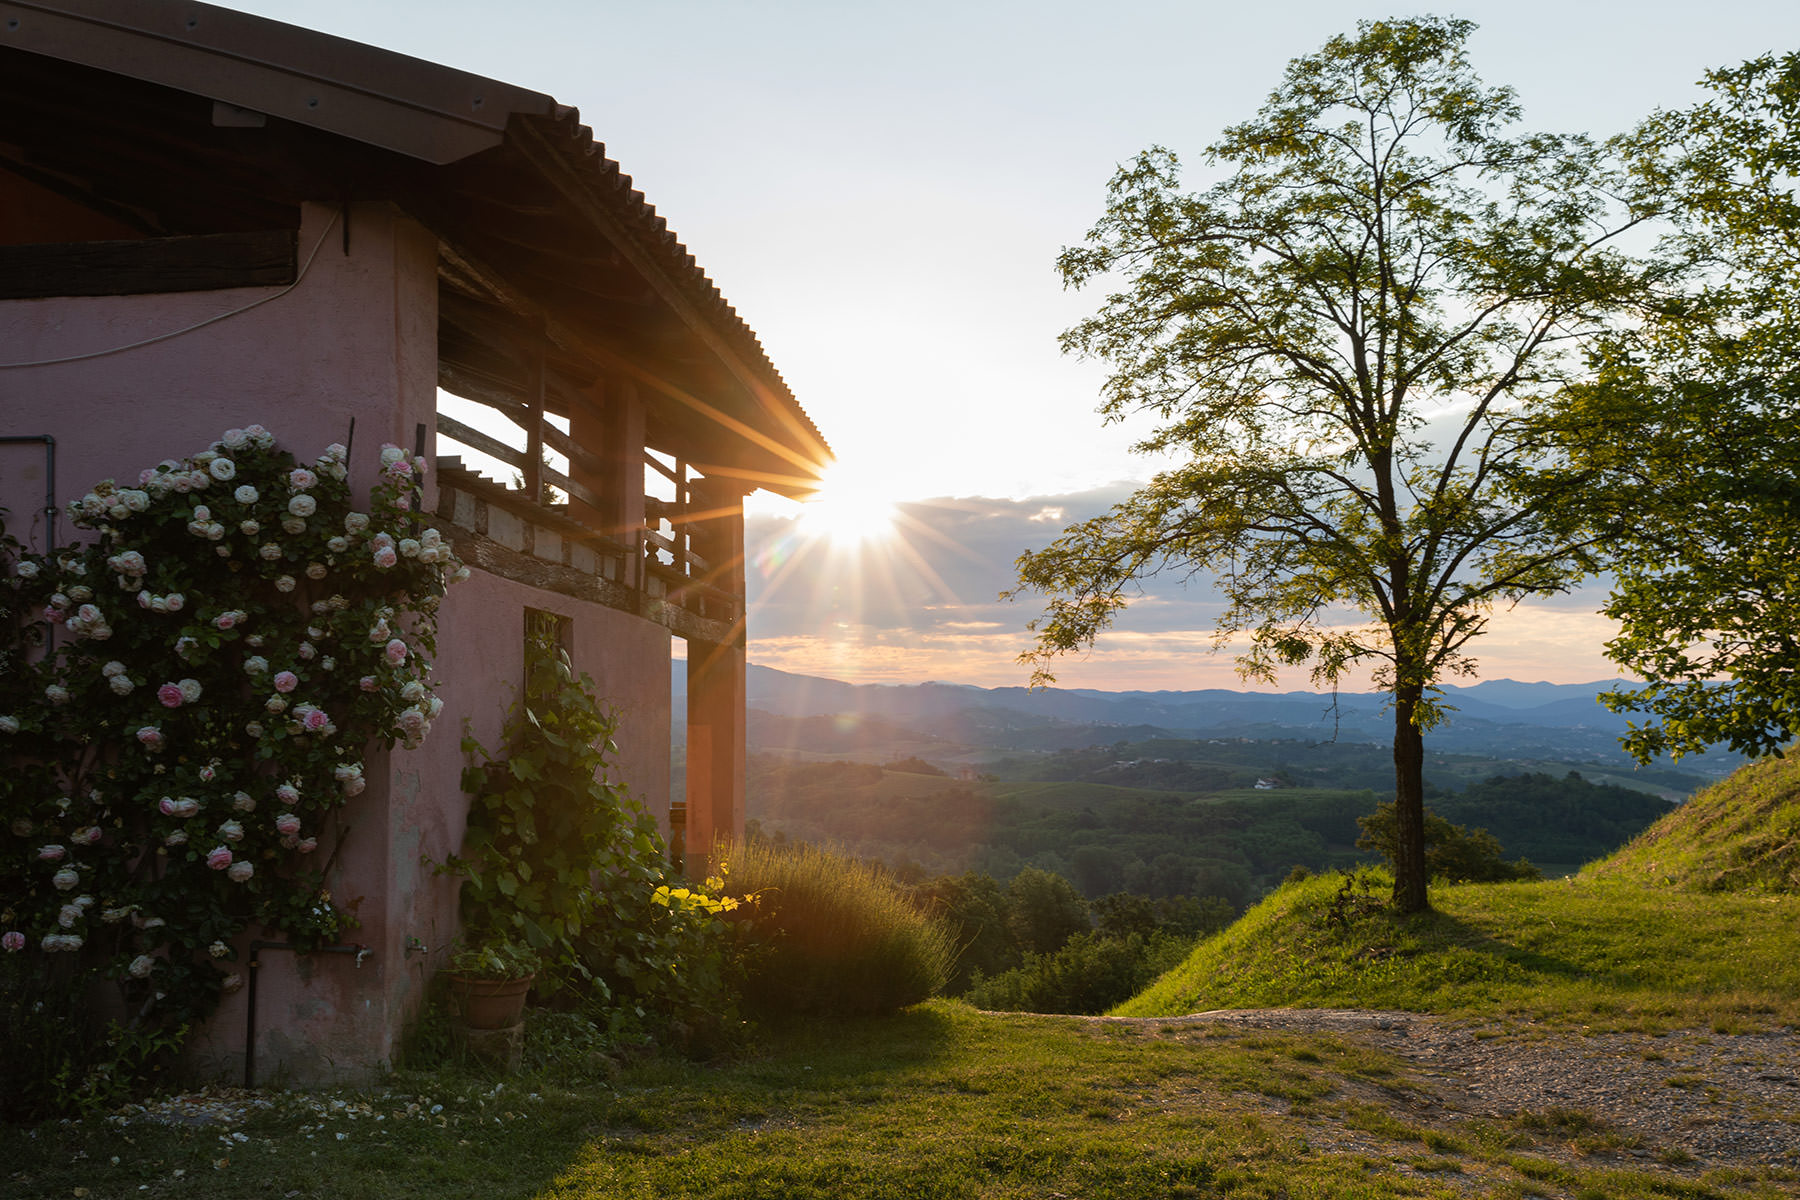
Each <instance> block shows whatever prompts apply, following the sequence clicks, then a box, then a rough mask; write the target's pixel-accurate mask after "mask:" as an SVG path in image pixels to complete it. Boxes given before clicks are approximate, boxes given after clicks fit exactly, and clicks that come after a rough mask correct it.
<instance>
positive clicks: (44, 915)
mask: <svg viewBox="0 0 1800 1200" xmlns="http://www.w3.org/2000/svg"><path fill="white" fill-rule="evenodd" d="M347 458H348V453H347V451H346V450H345V448H344V447H343V446H339V445H332V446H328V447H326V449H325V451H324V453H323V454H321V455H319V457H318V458H317V459H316V460H315V461H313V462H312V463H311V464H310V465H308V466H302V465H300V464H299V463H298V462H297V461H296V460H295V459H294V457H293V455H292V454H290V453H288V452H287V451H285V450H283V449H281V448H279V447H278V445H277V442H276V438H275V436H274V435H273V434H272V433H270V432H269V431H268V430H266V429H264V428H262V427H261V426H258V425H252V426H249V427H248V428H245V429H231V430H227V431H226V432H225V434H224V436H223V437H222V438H220V439H219V441H217V442H215V443H214V444H213V445H212V446H211V447H209V448H208V449H205V450H203V451H201V452H200V453H198V454H195V455H193V456H192V457H191V458H187V459H183V460H181V461H173V460H170V461H165V462H162V463H160V464H158V465H156V466H154V467H151V468H150V469H148V470H146V471H144V472H143V473H142V474H141V475H140V476H139V477H138V478H137V479H136V480H134V481H131V482H129V483H126V484H120V483H119V482H117V481H115V480H111V479H108V480H104V481H102V482H100V483H99V484H97V485H95V487H94V488H93V489H92V490H91V491H89V492H88V493H87V494H86V495H84V496H82V497H81V499H79V500H77V501H75V502H74V503H72V504H71V505H70V506H69V513H70V516H71V517H72V518H73V520H74V522H75V524H76V525H77V526H79V527H80V528H82V529H84V530H87V531H89V534H90V536H91V539H92V540H90V541H88V542H86V543H85V544H79V545H71V546H67V547H63V548H59V549H56V550H54V551H52V552H51V553H48V554H44V555H35V554H29V553H24V552H22V551H21V550H20V548H19V546H18V544H17V543H16V541H14V540H12V539H10V538H9V539H6V543H5V545H0V575H3V576H4V578H3V579H0V616H6V615H10V618H11V619H10V620H9V621H8V622H7V628H5V629H0V635H5V636H6V637H7V638H8V639H9V643H10V644H8V645H6V646H5V647H4V648H0V766H3V770H0V882H3V884H4V890H3V892H0V957H3V958H6V959H12V960H13V963H12V965H13V966H15V967H25V966H26V965H27V964H26V963H25V962H24V961H22V957H23V958H29V957H30V956H39V957H40V959H41V961H40V963H39V964H38V965H39V966H40V967H41V968H42V969H43V970H44V971H48V972H52V973H55V974H57V975H59V976H63V975H66V973H67V972H69V971H76V972H96V973H103V974H105V975H106V976H109V977H111V978H113V979H115V980H118V981H119V984H120V986H121V988H122V990H123V992H124V996H125V1000H126V1002H127V1006H128V1010H129V1011H130V1012H131V1013H133V1014H134V1016H135V1017H137V1018H147V1019H150V1020H154V1021H156V1022H157V1023H158V1024H160V1025H161V1026H162V1027H164V1028H170V1029H173V1028H176V1027H179V1026H180V1025H183V1024H190V1023H192V1022H193V1021H194V1020H196V1019H199V1018H203V1017H204V1016H206V1015H207V1014H208V1013H209V1012H211V1011H212V1009H213V1007H214V1006H215V1005H216V1003H217V1001H218V997H219V996H220V994H221V993H222V992H224V991H226V990H231V989H233V988H235V987H236V986H238V985H239V984H241V982H242V980H241V976H240V975H239V974H238V973H237V972H236V971H235V970H234V969H233V960H234V959H235V958H236V955H237V951H236V948H235V947H236V945H237V939H238V938H239V935H241V934H243V933H244V932H245V931H246V930H248V929H250V928H252V927H253V926H257V927H260V932H261V933H262V935H263V936H269V935H277V936H282V935H285V936H286V937H288V938H291V939H292V940H294V941H296V942H299V943H301V944H319V943H326V942H331V941H333V940H335V939H336V938H337V935H338V933H339V930H340V929H341V928H343V927H344V926H345V924H346V923H347V918H346V916H345V914H344V913H343V912H342V911H341V910H339V909H338V908H336V907H334V906H333V904H332V902H331V897H330V895H329V894H328V893H327V891H326V889H325V878H326V873H327V868H328V866H329V864H330V862H331V859H332V857H333V855H334V854H335V852H336V849H337V846H338V843H339V839H340V837H341V834H342V830H341V829H340V828H339V826H338V824H337V816H338V812H339V810H340V808H341V807H342V805H343V804H344V802H345V801H346V800H347V799H349V798H350V797H352V796H355V795H357V794H358V793H360V792H362V791H363V789H364V788H365V787H366V786H367V782H368V775H367V772H368V769H369V768H368V763H367V760H368V755H369V753H370V752H371V751H372V750H374V749H376V748H378V747H391V746H393V745H394V744H396V743H398V744H401V745H404V746H406V747H408V748H411V747H415V746H417V745H418V744H419V743H420V742H421V741H422V740H423V739H424V738H425V736H426V734H427V733H428V732H429V731H430V728H431V723H432V720H433V719H434V718H435V717H436V716H437V715H438V711H439V709H440V708H441V707H442V702H441V701H439V700H438V699H436V698H435V697H434V696H433V695H432V692H431V684H430V670H431V662H430V660H431V655H432V653H433V651H434V649H435V643H434V633H435V629H436V619H435V614H436V610H437V605H438V601H439V599H440V598H441V597H442V596H443V594H444V588H445V586H446V584H447V583H449V582H451V581H454V580H455V579H457V578H461V577H463V576H465V575H466V574H467V569H466V568H464V567H462V566H461V564H460V563H458V562H457V560H456V557H455V555H454V554H453V553H452V551H451V548H450V546H449V545H448V544H447V543H446V542H445V541H444V540H443V538H442V537H441V535H440V534H439V533H438V531H437V530H435V529H433V528H430V527H428V526H426V525H425V524H423V522H422V521H421V520H420V517H419V514H418V501H419V495H420V492H419V486H420V482H421V476H422V472H423V470H424V464H423V463H421V462H420V461H418V460H416V459H415V458H414V457H413V456H411V455H410V454H408V453H407V452H405V451H404V450H402V449H400V448H399V447H396V446H386V447H383V449H382V451H381V469H380V474H379V477H378V479H377V480H376V482H375V484H374V486H373V489H372V497H371V500H370V503H369V505H368V507H367V509H366V511H359V510H358V509H357V508H356V507H355V506H354V505H353V504H352V497H351V490H350V485H349V480H348V474H349V472H348V469H347ZM34 643H35V645H34ZM15 974H16V972H15Z"/></svg>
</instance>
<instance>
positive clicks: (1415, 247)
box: [1010, 18, 1653, 912]
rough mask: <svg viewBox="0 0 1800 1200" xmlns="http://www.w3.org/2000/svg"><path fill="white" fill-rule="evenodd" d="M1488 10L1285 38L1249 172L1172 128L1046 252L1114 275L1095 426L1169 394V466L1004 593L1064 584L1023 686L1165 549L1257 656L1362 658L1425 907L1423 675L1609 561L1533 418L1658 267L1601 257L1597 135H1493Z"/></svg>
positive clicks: (1402, 843)
mask: <svg viewBox="0 0 1800 1200" xmlns="http://www.w3.org/2000/svg"><path fill="white" fill-rule="evenodd" d="M1473 29H1474V26H1473V25H1472V24H1471V23H1470V22H1467V21H1460V20H1444V19H1438V18H1420V19H1416V20H1401V21H1385V22H1369V23H1364V24H1362V25H1359V26H1358V29H1357V32H1356V34H1355V35H1354V36H1340V37H1337V38H1334V39H1333V40H1332V41H1330V42H1328V43H1327V44H1326V45H1325V47H1324V48H1323V49H1322V50H1320V51H1319V52H1318V53H1317V54H1314V55H1311V56H1308V57H1305V58H1300V59H1297V60H1295V61H1294V62H1293V63H1291V64H1290V65H1289V67H1288V70H1287V73H1286V76H1285V78H1284V79H1283V81H1282V83H1281V86H1280V87H1279V88H1277V89H1276V91H1275V92H1274V93H1273V94H1272V95H1271V96H1270V98H1269V99H1268V101H1267V102H1266V103H1265V104H1264V106H1263V108H1262V109H1261V111H1260V112H1259V113H1258V114H1257V116H1256V117H1255V118H1254V119H1252V120H1251V121H1249V122H1247V123H1245V124H1243V125H1239V126H1236V127H1234V128H1231V129H1228V130H1227V131H1226V132H1225V134H1224V136H1223V138H1222V140H1221V141H1219V142H1218V143H1217V144H1216V145H1214V146H1213V147H1212V148H1211V149H1210V151H1209V158H1210V161H1211V163H1213V164H1215V165H1217V166H1222V167H1225V168H1229V169H1231V170H1232V173H1231V174H1230V175H1229V176H1227V177H1226V178H1224V179H1223V180H1222V181H1221V182H1219V183H1217V184H1215V185H1214V186H1212V187H1211V188H1209V189H1208V190H1206V191H1204V192H1200V193H1198V194H1187V193H1184V192H1183V191H1182V190H1181V188H1180V183H1179V179H1178V170H1177V168H1178V164H1177V161H1176V158H1175V156H1174V155H1173V154H1172V153H1170V152H1168V151H1166V150H1162V149H1152V150H1149V151H1147V152H1145V153H1143V154H1140V155H1139V156H1138V157H1137V158H1136V159H1135V160H1134V161H1133V162H1132V163H1131V164H1129V165H1127V166H1125V167H1123V168H1121V169H1120V170H1119V172H1118V173H1117V174H1116V175H1115V176H1114V178H1113V180H1112V183H1111V186H1110V190H1109V203H1108V207H1107V210H1106V213H1105V215H1104V216H1103V217H1102V218H1101V219H1100V221H1099V223H1098V224H1097V225H1095V227H1094V228H1093V230H1092V231H1091V232H1090V233H1089V235H1088V238H1087V242H1086V244H1085V245H1083V246H1079V247H1075V248H1071V249H1066V250H1065V251H1064V252H1063V254H1062V256H1061V258H1060V260H1059V268H1060V270H1061V273H1062V276H1063V279H1064V282H1065V284H1066V285H1068V286H1071V287H1083V286H1086V285H1090V284H1095V283H1098V282H1101V281H1102V280H1105V279H1108V278H1110V279H1113V280H1116V281H1118V283H1119V289H1118V290H1117V291H1114V292H1112V294H1110V295H1109V296H1108V297H1107V299H1106V300H1105V302H1104V304H1103V305H1102V307H1101V308H1100V311H1099V312H1098V313H1097V314H1096V315H1094V316H1092V317H1089V318H1088V319H1087V320H1085V321H1083V322H1081V323H1080V324H1078V325H1076V326H1075V327H1074V328H1072V329H1070V330H1069V331H1068V332H1067V333H1065V334H1064V335H1063V345H1064V349H1065V350H1066V351H1068V352H1074V353H1079V354H1082V355H1086V356H1091V357H1097V358H1100V359H1104V360H1106V361H1107V362H1108V363H1109V364H1110V365H1111V367H1112V374H1111V376H1110V378H1109V379H1108V381H1107V383H1106V385H1105V389H1104V395H1103V403H1102V406H1101V410H1100V411H1101V412H1102V413H1103V414H1104V415H1105V417H1106V418H1107V419H1108V420H1120V419H1123V418H1124V417H1125V416H1127V415H1128V414H1131V413H1137V412H1144V413H1148V414H1152V415H1153V416H1154V418H1156V419H1157V421H1158V424H1157V426H1156V428H1155V431H1154V432H1152V433H1151V434H1150V435H1149V436H1148V437H1146V438H1145V439H1144V440H1143V441H1142V442H1141V443H1140V447H1139V448H1140V449H1141V450H1143V451H1145V452H1148V453H1154V454H1168V455H1174V456H1177V457H1178V460H1179V461H1178V464H1177V465H1175V466H1172V467H1170V468H1168V469H1166V470H1163V471H1161V472H1159V473H1158V474H1157V475H1155V477H1154V478H1153V479H1152V480H1151V481H1150V482H1149V483H1148V484H1146V485H1145V486H1143V487H1142V488H1141V489H1140V490H1138V491H1137V492H1136V493H1135V494H1134V495H1132V496H1131V497H1130V498H1129V499H1127V500H1126V501H1125V502H1123V503H1122V504H1120V505H1119V506H1117V507H1116V508H1114V509H1113V510H1112V511H1111V512H1110V513H1108V514H1106V515H1104V516H1101V517H1098V518H1095V519H1093V520H1090V521H1087V522H1084V523H1082V524H1078V525H1075V526H1072V527H1070V528H1069V529H1067V530H1065V531H1064V533H1063V534H1062V536H1061V537H1060V538H1059V539H1058V540H1057V541H1056V542H1054V543H1053V544H1052V545H1050V546H1049V547H1047V548H1045V549H1043V550H1040V551H1037V552H1035V553H1028V554H1026V555H1024V556H1023V557H1022V558H1020V560H1019V564H1018V565H1019V586H1018V588H1017V589H1015V591H1014V592H1013V593H1010V594H1012V595H1018V594H1020V593H1022V592H1028V591H1029V592H1036V593H1039V594H1041V595H1043V596H1044V597H1046V598H1047V607H1046V610H1045V613H1044V615H1043V616H1042V617H1040V618H1039V619H1038V620H1036V621H1034V622H1033V623H1032V626H1031V627H1032V629H1033V630H1034V631H1036V635H1037V641H1036V646H1035V648H1034V649H1033V650H1032V651H1031V652H1029V653H1028V654H1026V655H1025V656H1024V658H1025V660H1026V661H1028V662H1030V663H1032V664H1033V665H1034V666H1035V667H1036V670H1035V672H1034V674H1033V681H1034V683H1037V684H1042V683H1046V682H1049V681H1050V680H1052V679H1053V678H1054V676H1053V675H1052V674H1051V672H1050V670H1049V665H1050V663H1051V662H1052V660H1053V659H1054V658H1055V657H1056V656H1057V655H1059V654H1062V653H1065V652H1068V651H1071V650H1076V649H1080V648H1084V647H1087V646H1091V645H1092V644H1093V642H1094V640H1095V638H1096V637H1097V635H1098V634H1099V633H1101V632H1102V631H1103V630H1104V629H1105V628H1106V627H1108V626H1109V625H1110V624H1111V622H1112V621H1113V619H1114V618H1115V616H1116V615H1117V614H1118V612H1119V611H1120V609H1121V608H1122V607H1124V605H1125V604H1126V603H1127V599H1128V593H1129V592H1130V591H1131V589H1133V588H1135V587H1136V586H1137V585H1138V583H1139V581H1140V580H1142V579H1143V578H1145V577H1147V576H1151V575H1155V574H1157V573H1159V572H1161V571H1163V570H1169V569H1174V570H1177V571H1181V572H1185V573H1187V574H1193V573H1204V574H1209V575H1212V576H1214V577H1216V579H1217V581H1218V584H1219V587H1220V589H1221V590H1222V592H1223V596H1224V600H1225V606H1224V610H1223V613H1222V615H1221V616H1220V617H1219V619H1218V637H1219V641H1220V644H1225V643H1228V642H1230V641H1231V640H1232V639H1234V638H1237V637H1240V636H1242V637H1243V638H1244V639H1246V644H1245V645H1244V646H1243V647H1242V653H1241V654H1240V657H1239V660H1238V662H1239V668H1240V671H1241V672H1242V673H1243V674H1245V675H1246V676H1247V677H1249V678H1253V679H1257V680H1272V679H1273V678H1274V677H1275V676H1276V673H1277V671H1278V669H1279V668H1280V667H1283V666H1295V665H1301V664H1310V666H1311V671H1312V678H1313V680H1314V682H1315V683H1318V684H1326V685H1332V686H1335V685H1336V684H1337V683H1338V681H1339V680H1340V679H1341V678H1342V677H1343V676H1344V675H1345V673H1346V672H1347V671H1349V670H1350V669H1352V668H1358V669H1362V668H1367V669H1370V670H1371V671H1372V674H1373V678H1374V679H1375V681H1376V683H1377V685H1378V686H1380V687H1381V688H1383V689H1385V690H1386V691H1387V692H1388V693H1389V694H1390V695H1391V696H1392V701H1393V713H1394V727H1395V732H1394V764H1395V780H1396V787H1395V799H1396V804H1397V815H1398V821H1399V845H1398V857H1397V860H1396V864H1395V866H1396V870H1395V884H1394V901H1395V904H1396V906H1397V907H1398V908H1400V909H1401V910H1402V911H1408V912H1412V911H1419V910H1422V909H1424V908H1425V907H1426V905H1427V900H1426V891H1425V886H1426V880H1427V875H1426V862H1425V828H1424V817H1423V799H1422V797H1423V788H1424V782H1423V764H1424V746H1423V733H1424V731H1425V730H1426V729H1428V728H1430V727H1431V726H1432V725H1433V724H1434V723H1436V722H1437V721H1439V720H1440V719H1442V717H1443V715H1444V709H1443V706H1442V705H1441V704H1440V703H1439V702H1438V700H1437V692H1436V687H1435V685H1436V684H1437V682H1438V681H1439V680H1440V679H1442V678H1444V677H1445V676H1446V675H1453V674H1458V673H1468V672H1470V671H1472V670H1473V666H1474V664H1473V661H1472V660H1471V659H1470V658H1469V657H1468V655H1467V648H1468V646H1469V644H1470V642H1471V641H1472V640H1473V639H1474V638H1475V637H1476V636H1477V635H1479V634H1480V633H1481V632H1482V630H1483V628H1484V627H1485V625H1486V624H1487V620H1488V616H1489V613H1490V611H1491V609H1492V606H1493V605H1495V604H1496V603H1510V602H1513V601H1516V600H1518V599H1520V598H1523V597H1527V596H1531V595H1535V594H1541V593H1551V592H1557V591H1561V590H1564V589H1566V588H1568V587H1570V586H1571V585H1572V584H1573V583H1574V581H1575V580H1577V579H1578V578H1580V577H1581V576H1582V575H1583V573H1585V572H1586V571H1587V570H1588V569H1589V568H1590V567H1591V565H1592V553H1593V544H1594V534H1593V533H1592V532H1590V531H1585V530H1582V529H1578V528H1577V527H1576V523H1575V522H1574V520H1573V519H1572V514H1571V512H1570V508H1571V504H1570V500H1571V497H1573V496H1574V495H1576V494H1578V493H1579V491H1580V489H1581V488H1582V487H1583V486H1584V484H1585V482H1586V479H1585V477H1584V476H1583V474H1582V473H1581V472H1578V471H1570V470H1562V471H1557V472H1554V473H1553V474H1548V475H1546V474H1544V473H1542V472H1540V470H1539V468H1540V467H1542V466H1543V449H1544V447H1543V443H1542V441H1541V437H1540V432H1539V429H1538V426H1537V425H1536V423H1535V422H1534V421H1533V420H1532V417H1533V415H1534V414H1535V412H1536V411H1537V410H1538V409H1539V408H1540V407H1541V406H1543V405H1544V403H1545V402H1546V400H1547V398H1548V397H1551V396H1553V395H1555V394H1556V393H1557V392H1558V391H1559V390H1560V389H1562V388H1564V387H1566V386H1567V385H1568V384H1569V383H1570V382H1571V381H1572V380H1573V379H1575V378H1576V376H1577V374H1578V372H1579V371H1580V370H1581V367H1582V361H1581V356H1580V354H1579V350H1580V348H1581V347H1583V346H1584V345H1585V344H1586V343H1587V342H1588V341H1590V340H1591V339H1592V338H1593V337H1594V336H1595V335H1596V333H1597V332H1598V331H1599V330H1600V329H1602V328H1603V326H1604V324H1605V322H1606V321H1607V320H1608V319H1609V318H1611V317H1612V316H1613V315H1614V314H1615V313H1617V312H1619V311H1621V310H1624V309H1626V308H1628V307H1629V306H1630V305H1631V304H1632V303H1633V302H1634V301H1635V300H1636V299H1637V298H1638V297H1639V296H1640V294H1641V292H1642V290H1643V289H1644V288H1646V287H1647V286H1648V285H1649V283H1650V282H1651V281H1652V279H1653V276H1652V274H1651V273H1649V271H1648V268H1647V267H1646V266H1645V265H1643V264H1640V263H1638V262H1636V261H1634V260H1632V259H1631V258H1629V257H1628V256H1627V255H1625V254H1624V253H1623V252H1621V251H1619V250H1617V249H1615V248H1614V243H1615V241H1616V240H1617V238H1618V236H1619V235H1620V234H1621V233H1622V232H1623V231H1624V230H1625V229H1627V228H1629V227H1630V226H1632V225H1633V224H1634V223H1635V222H1636V221H1637V220H1639V219H1640V218H1639V215H1638V214H1637V213H1635V212H1632V211H1630V209H1629V206H1627V205H1623V204H1621V203H1620V201H1619V192H1618V191H1617V189H1616V187H1615V185H1616V183H1617V179H1616V177H1615V174H1614V173H1613V171H1612V170H1611V168H1610V161H1609V160H1608V159H1607V157H1606V156H1605V155H1604V154H1603V153H1601V151H1599V150H1598V149H1597V148H1596V147H1595V146H1594V145H1593V144H1592V143H1591V142H1590V141H1589V140H1588V139H1586V138H1584V137H1579V136H1568V137H1563V136H1550V135H1543V134H1533V135H1523V136H1508V130H1509V127H1510V126H1512V125H1513V124H1514V123H1515V122H1516V121H1517V119H1518V117H1519V109H1518V105H1517V104H1516V102H1515V100H1514V97H1513V94H1512V92H1511V91H1510V90H1509V89H1506V88H1488V87H1486V86H1484V85H1483V84H1482V83H1481V81H1480V80H1479V79H1478V78H1477V77H1476V76H1475V74H1474V73H1473V71H1472V70H1471V69H1470V67H1469V65H1468V63H1467V61H1466V58H1465V55H1464V50H1463V46H1464V43H1465V41H1466V40H1467V38H1468V37H1469V35H1470V34H1471V33H1472V32H1473ZM1527 481H1535V482H1536V483H1537V486H1534V487H1532V488H1530V489H1527V488H1526V487H1524V486H1523V485H1524V484H1525V483H1526V482H1527ZM1352 614H1354V615H1355V616H1356V617H1359V618H1360V620H1357V619H1353V618H1352Z"/></svg>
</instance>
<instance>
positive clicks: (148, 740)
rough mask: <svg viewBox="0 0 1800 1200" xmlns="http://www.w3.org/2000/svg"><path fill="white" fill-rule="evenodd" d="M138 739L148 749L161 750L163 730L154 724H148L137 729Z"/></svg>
mask: <svg viewBox="0 0 1800 1200" xmlns="http://www.w3.org/2000/svg"><path fill="white" fill-rule="evenodd" d="M137 740H138V741H139V742H141V743H143V746H144V748H145V749H146V750H161V749H162V745H163V735H162V730H160V729H158V728H157V727H156V726H154V725H146V726H144V727H143V728H142V729H140V730H138V731H137Z"/></svg>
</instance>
